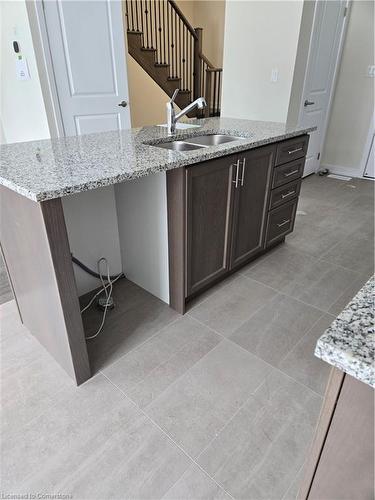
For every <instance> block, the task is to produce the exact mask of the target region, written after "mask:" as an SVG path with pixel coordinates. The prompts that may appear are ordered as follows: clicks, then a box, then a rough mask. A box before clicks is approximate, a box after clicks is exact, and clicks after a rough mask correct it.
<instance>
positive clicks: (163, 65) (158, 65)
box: [155, 62, 170, 68]
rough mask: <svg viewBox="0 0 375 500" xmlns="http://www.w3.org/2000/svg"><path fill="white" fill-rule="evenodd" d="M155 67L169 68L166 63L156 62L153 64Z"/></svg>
mask: <svg viewBox="0 0 375 500" xmlns="http://www.w3.org/2000/svg"><path fill="white" fill-rule="evenodd" d="M155 66H156V67H157V68H169V66H170V64H168V63H157V62H156V63H155Z"/></svg>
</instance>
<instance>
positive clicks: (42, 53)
mask: <svg viewBox="0 0 375 500" xmlns="http://www.w3.org/2000/svg"><path fill="white" fill-rule="evenodd" d="M115 1H119V0H115ZM44 2H45V0H29V1H27V2H26V9H27V15H28V18H29V24H30V31H31V37H32V40H33V45H34V52H35V58H36V64H37V68H38V73H39V79H40V86H41V89H42V96H43V101H44V106H45V110H46V115H47V121H48V125H49V129H50V134H51V137H52V138H54V137H64V136H65V135H66V133H65V128H64V124H63V119H62V113H61V107H60V102H59V97H58V92H57V85H56V77H55V72H54V68H53V62H52V55H51V48H50V42H49V37H48V30H47V21H46V17H45V11H44ZM121 3H122V2H121ZM121 8H122V10H123V5H122V6H121ZM121 20H122V23H123V22H124V18H123V16H122V17H121ZM124 33H125V31H124ZM124 45H125V57H126V54H127V53H128V45H127V38H126V36H125V35H124ZM127 78H128V75H127ZM129 118H130V127H131V113H130V115H129Z"/></svg>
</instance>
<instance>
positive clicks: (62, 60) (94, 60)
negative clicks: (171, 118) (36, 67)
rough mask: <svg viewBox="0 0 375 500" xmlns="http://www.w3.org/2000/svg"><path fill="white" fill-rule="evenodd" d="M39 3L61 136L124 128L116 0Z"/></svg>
mask: <svg viewBox="0 0 375 500" xmlns="http://www.w3.org/2000/svg"><path fill="white" fill-rule="evenodd" d="M43 5H44V12H45V19H46V26H47V32H48V39H49V45H50V51H51V58H52V64H53V70H54V74H55V81H56V87H57V93H58V99H59V105H60V111H61V115H62V121H63V126H64V132H65V135H75V134H88V133H91V132H102V131H107V130H118V129H124V128H129V127H130V111H129V106H128V105H127V103H128V95H129V93H128V82H127V71H126V48H125V31H124V26H123V22H122V19H123V17H122V7H121V1H119V0H79V1H70V0H49V1H44V4H43ZM121 103H125V104H126V106H125V107H124V106H122V105H121Z"/></svg>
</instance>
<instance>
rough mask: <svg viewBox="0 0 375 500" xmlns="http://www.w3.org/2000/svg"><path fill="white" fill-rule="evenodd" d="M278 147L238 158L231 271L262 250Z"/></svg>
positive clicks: (244, 154) (269, 147)
mask: <svg viewBox="0 0 375 500" xmlns="http://www.w3.org/2000/svg"><path fill="white" fill-rule="evenodd" d="M274 155H275V146H266V147H263V148H258V149H254V150H253V151H247V152H245V153H240V154H239V155H238V159H239V182H238V185H237V187H235V188H234V213H233V228H232V250H231V268H233V267H235V266H237V265H240V264H242V263H243V262H244V261H246V260H248V259H250V258H251V257H252V256H253V255H255V254H256V253H257V252H259V251H260V250H261V249H262V248H263V242H264V231H265V223H266V212H267V203H268V195H269V189H270V182H271V172H272V166H273V162H274Z"/></svg>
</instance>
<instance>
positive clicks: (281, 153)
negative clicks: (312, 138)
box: [275, 135, 309, 165]
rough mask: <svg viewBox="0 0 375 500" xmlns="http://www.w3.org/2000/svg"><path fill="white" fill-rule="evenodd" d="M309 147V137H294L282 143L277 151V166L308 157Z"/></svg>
mask: <svg viewBox="0 0 375 500" xmlns="http://www.w3.org/2000/svg"><path fill="white" fill-rule="evenodd" d="M308 145H309V136H308V135H301V136H300V137H293V139H288V140H287V141H283V142H280V143H279V144H278V145H277V149H276V160H275V165H282V164H283V163H287V162H288V161H292V160H296V159H297V158H303V157H304V156H306V153H307V147H308Z"/></svg>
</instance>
